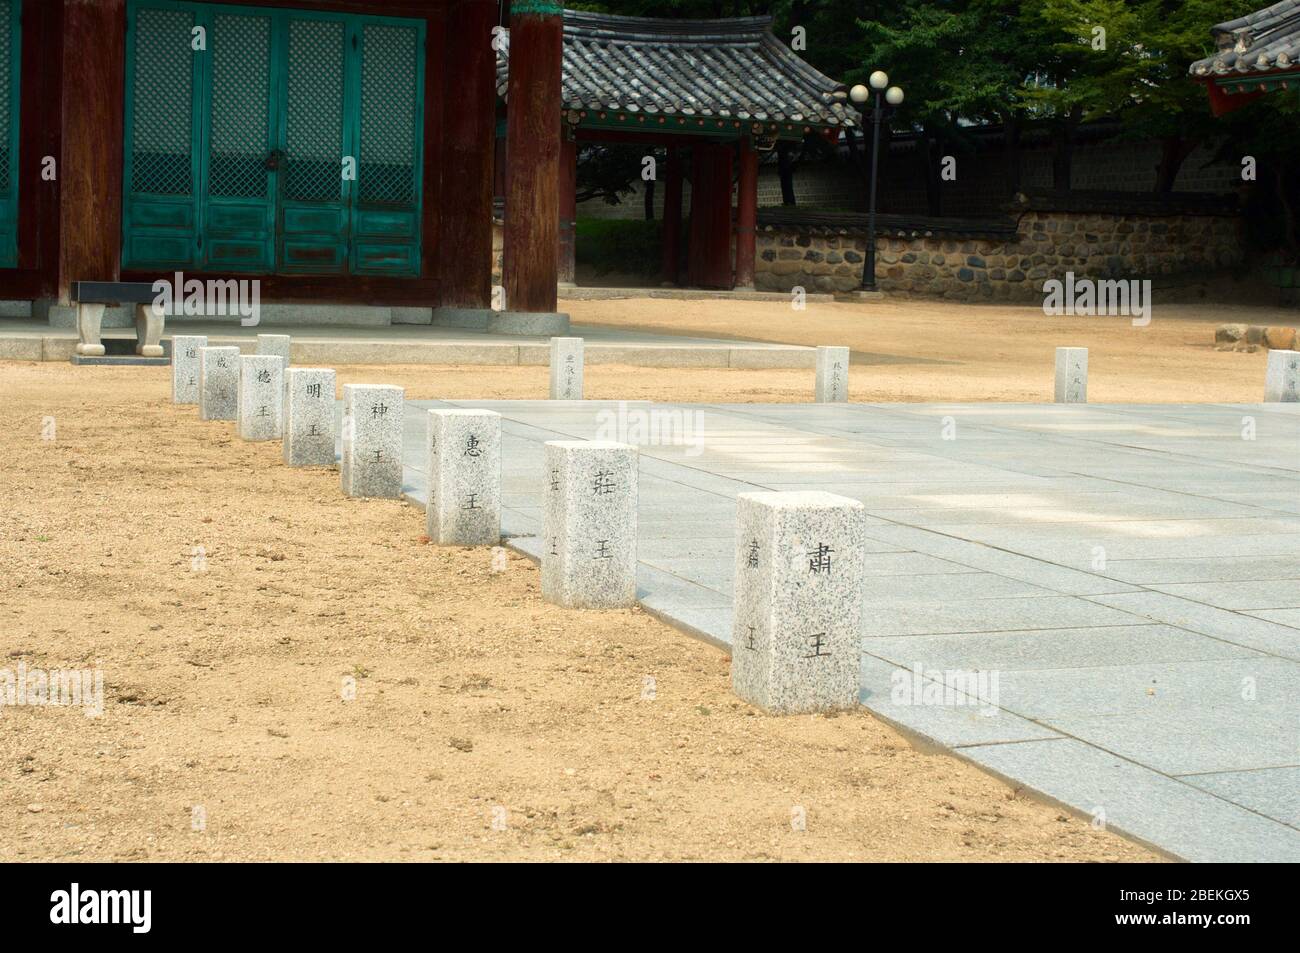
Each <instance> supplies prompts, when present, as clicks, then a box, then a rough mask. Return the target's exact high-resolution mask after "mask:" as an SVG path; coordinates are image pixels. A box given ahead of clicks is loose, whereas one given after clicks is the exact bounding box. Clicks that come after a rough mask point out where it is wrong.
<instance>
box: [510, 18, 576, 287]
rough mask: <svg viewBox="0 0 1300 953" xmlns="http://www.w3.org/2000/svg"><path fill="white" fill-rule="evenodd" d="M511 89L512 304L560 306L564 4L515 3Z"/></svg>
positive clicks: (511, 53)
mask: <svg viewBox="0 0 1300 953" xmlns="http://www.w3.org/2000/svg"><path fill="white" fill-rule="evenodd" d="M510 7H511V9H510V79H509V88H508V90H507V93H506V163H507V171H506V210H505V216H506V220H505V235H504V248H503V253H504V263H503V270H504V272H505V275H504V281H505V290H506V308H507V310H510V311H534V312H554V311H555V310H556V302H557V299H556V293H555V283H556V280H557V278H558V267H557V258H558V255H557V254H556V250H557V249H558V247H559V240H560V238H559V223H560V202H559V184H560V123H561V121H562V120H561V115H560V111H561V98H560V68H561V58H562V56H563V32H562V31H563V26H562V22H561V16H560V15H561V12H562V11H561V7H560V5H559V4H558V3H553V2H545V0H513V2H512V3H511V5H510Z"/></svg>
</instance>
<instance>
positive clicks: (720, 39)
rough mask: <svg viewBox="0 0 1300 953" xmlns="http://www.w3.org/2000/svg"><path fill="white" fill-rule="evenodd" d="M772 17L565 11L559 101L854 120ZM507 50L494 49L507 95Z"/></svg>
mask: <svg viewBox="0 0 1300 953" xmlns="http://www.w3.org/2000/svg"><path fill="white" fill-rule="evenodd" d="M771 26H772V18H771V17H742V18H736V19H730V20H657V19H650V18H646V17H622V16H611V15H607V14H598V13H583V12H579V11H575V10H565V11H564V72H563V78H562V81H561V83H562V94H563V99H564V108H565V109H568V110H579V111H593V110H598V111H618V112H621V113H630V114H633V115H636V114H638V113H639V114H643V115H646V116H656V117H658V116H669V117H673V116H678V117H680V116H689V117H692V118H702V117H707V118H720V119H721V118H725V119H732V120H737V119H738V120H758V121H762V122H767V123H773V122H782V123H801V124H804V125H808V126H815V127H821V128H826V127H836V128H838V127H845V126H856V125H857V124H858V123H857V115H858V114H857V111H856V110H855V109H854V108H853V106H852V104H851V103H850V102H849V101H848V96H847V94H846V91H845V89H844V86H843V85H842V84H840V83H837V82H835V81H834V80H832V79H831V78H829V77H827V76H823V75H822V74H821V73H819V72H818V71H817V70H815V69H813V68H812V67H811V66H809V65H808V64H807V63H805V62H804V61H803V60H801V59H800V58H799V57H798V56H797V55H796V54H795V53H794V52H792V51H791V50H790V49H789V48H788V47H787V46H786V45H785V44H784V43H782V42H781V41H780V40H778V39H777V38H776V37H775V36H773V35H772V31H771ZM508 74H509V65H508V53H503V52H498V53H497V92H498V93H499V94H500V95H501V96H503V97H504V96H505V95H506V87H507V85H508Z"/></svg>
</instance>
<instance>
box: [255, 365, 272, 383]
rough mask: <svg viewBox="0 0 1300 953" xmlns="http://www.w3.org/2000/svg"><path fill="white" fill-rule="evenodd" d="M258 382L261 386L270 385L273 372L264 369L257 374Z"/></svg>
mask: <svg viewBox="0 0 1300 953" xmlns="http://www.w3.org/2000/svg"><path fill="white" fill-rule="evenodd" d="M257 382H258V383H259V384H269V383H271V372H270V371H268V370H267V369H266V368H263V369H262V370H260V371H258V372H257Z"/></svg>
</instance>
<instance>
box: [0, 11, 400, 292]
mask: <svg viewBox="0 0 1300 953" xmlns="http://www.w3.org/2000/svg"><path fill="white" fill-rule="evenodd" d="M0 2H3V0H0ZM128 17H129V25H128V31H129V34H128V44H127V89H126V97H127V99H126V137H125V138H126V156H125V189H126V194H125V205H124V214H123V231H124V234H123V244H122V264H123V267H125V268H157V267H166V268H195V269H199V270H206V271H221V272H227V271H228V272H255V273H269V272H276V273H282V274H391V275H417V274H419V270H420V218H421V202H422V195H421V188H420V184H421V178H422V161H423V155H422V150H423V138H424V137H423V116H424V96H423V90H424V24H423V23H422V22H420V21H417V20H403V19H395V18H387V17H371V16H345V15H339V14H327V13H314V12H308V11H299V10H280V9H272V8H265V7H240V6H234V5H220V6H218V5H212V4H206V3H190V2H181V0H132V3H131V5H130V8H129V14H128Z"/></svg>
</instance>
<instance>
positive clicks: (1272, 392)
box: [1264, 350, 1300, 403]
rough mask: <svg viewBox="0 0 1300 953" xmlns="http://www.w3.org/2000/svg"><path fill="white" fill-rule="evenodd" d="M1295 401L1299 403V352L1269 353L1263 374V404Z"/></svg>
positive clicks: (1279, 351)
mask: <svg viewBox="0 0 1300 953" xmlns="http://www.w3.org/2000/svg"><path fill="white" fill-rule="evenodd" d="M1295 401H1300V351H1281V350H1278V351H1269V352H1268V367H1267V369H1266V371H1265V374H1264V402H1265V403H1294V402H1295Z"/></svg>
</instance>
